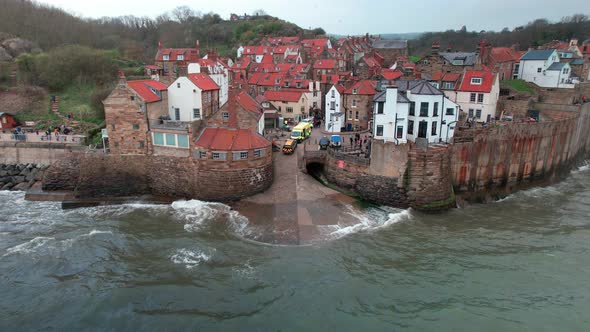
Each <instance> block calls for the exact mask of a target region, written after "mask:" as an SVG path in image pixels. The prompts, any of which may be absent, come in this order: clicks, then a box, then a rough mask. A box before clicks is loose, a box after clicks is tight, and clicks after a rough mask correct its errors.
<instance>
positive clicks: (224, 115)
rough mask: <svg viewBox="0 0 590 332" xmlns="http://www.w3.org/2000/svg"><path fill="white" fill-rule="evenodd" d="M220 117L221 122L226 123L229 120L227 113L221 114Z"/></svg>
mask: <svg viewBox="0 0 590 332" xmlns="http://www.w3.org/2000/svg"><path fill="white" fill-rule="evenodd" d="M221 116H222V117H223V121H228V120H229V113H228V112H223V113H221Z"/></svg>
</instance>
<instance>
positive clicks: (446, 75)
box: [430, 71, 461, 82]
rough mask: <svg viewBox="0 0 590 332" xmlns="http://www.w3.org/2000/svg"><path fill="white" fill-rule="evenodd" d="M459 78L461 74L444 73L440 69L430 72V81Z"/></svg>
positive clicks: (453, 80) (447, 80) (452, 80)
mask: <svg viewBox="0 0 590 332" xmlns="http://www.w3.org/2000/svg"><path fill="white" fill-rule="evenodd" d="M460 78H461V74H457V73H445V72H442V71H437V72H435V73H434V74H432V77H431V78H430V80H431V81H445V82H456V81H458V80H459V79H460Z"/></svg>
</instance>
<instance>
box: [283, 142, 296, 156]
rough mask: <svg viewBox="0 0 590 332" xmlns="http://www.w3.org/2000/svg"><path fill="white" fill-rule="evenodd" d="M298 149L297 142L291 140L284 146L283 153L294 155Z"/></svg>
mask: <svg viewBox="0 0 590 332" xmlns="http://www.w3.org/2000/svg"><path fill="white" fill-rule="evenodd" d="M296 148H297V140H294V139H289V140H287V141H286V142H285V144H284V145H283V153H284V154H292V153H293V152H295V149H296Z"/></svg>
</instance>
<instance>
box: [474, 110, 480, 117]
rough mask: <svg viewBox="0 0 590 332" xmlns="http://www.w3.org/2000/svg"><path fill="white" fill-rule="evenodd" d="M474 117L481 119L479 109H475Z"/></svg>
mask: <svg viewBox="0 0 590 332" xmlns="http://www.w3.org/2000/svg"><path fill="white" fill-rule="evenodd" d="M475 117H476V118H478V119H481V110H475Z"/></svg>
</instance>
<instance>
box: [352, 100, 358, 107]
mask: <svg viewBox="0 0 590 332" xmlns="http://www.w3.org/2000/svg"><path fill="white" fill-rule="evenodd" d="M356 103H357V100H356V99H353V100H352V107H357V105H356Z"/></svg>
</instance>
